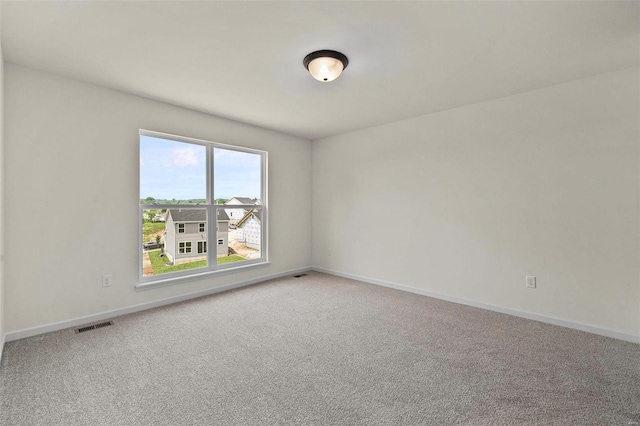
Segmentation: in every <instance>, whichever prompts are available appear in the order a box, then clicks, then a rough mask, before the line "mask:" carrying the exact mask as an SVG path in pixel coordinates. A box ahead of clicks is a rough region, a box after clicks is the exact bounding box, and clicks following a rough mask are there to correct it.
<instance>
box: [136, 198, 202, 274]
mask: <svg viewBox="0 0 640 426" xmlns="http://www.w3.org/2000/svg"><path fill="white" fill-rule="evenodd" d="M203 223H204V224H205V228H206V223H207V210H206V209H191V208H175V209H167V210H164V211H162V210H151V209H149V210H143V212H142V248H143V252H142V276H143V277H148V276H153V275H160V274H168V273H171V272H177V271H182V270H186V269H194V268H203V267H206V266H207V255H206V248H204V247H206V241H207V234H206V233H205V232H200V229H201V228H200V225H201V224H203ZM179 229H183V230H184V232H182V233H181V232H179ZM203 243H204V246H202V244H203ZM198 244H200V246H202V247H203V249H204V250H203V252H198V250H196V249H195V248H196V247H200V246H199V245H198Z"/></svg>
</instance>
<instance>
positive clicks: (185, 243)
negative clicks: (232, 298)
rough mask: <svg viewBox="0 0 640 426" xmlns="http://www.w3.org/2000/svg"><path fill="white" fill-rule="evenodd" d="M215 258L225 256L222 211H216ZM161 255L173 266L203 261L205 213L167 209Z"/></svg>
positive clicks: (226, 229)
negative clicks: (163, 253) (162, 253)
mask: <svg viewBox="0 0 640 426" xmlns="http://www.w3.org/2000/svg"><path fill="white" fill-rule="evenodd" d="M216 211H217V214H218V217H217V219H216V228H217V233H216V247H217V250H216V254H217V255H218V256H226V255H227V254H228V253H229V238H228V234H229V216H227V213H226V212H225V211H224V210H223V209H216ZM165 218H166V234H165V238H164V241H165V244H164V252H165V255H166V256H167V258H168V259H169V260H170V261H171V262H173V263H174V264H176V265H177V264H180V263H186V262H191V261H195V260H200V259H206V257H207V249H208V248H207V235H208V232H209V231H208V224H207V211H206V209H202V208H193V209H184V208H182V209H168V210H167V214H166V216H165Z"/></svg>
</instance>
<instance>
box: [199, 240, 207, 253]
mask: <svg viewBox="0 0 640 426" xmlns="http://www.w3.org/2000/svg"><path fill="white" fill-rule="evenodd" d="M197 250H198V254H204V253H206V252H207V242H206V241H198V249H197Z"/></svg>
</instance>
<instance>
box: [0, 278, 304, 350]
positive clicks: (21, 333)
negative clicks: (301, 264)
mask: <svg viewBox="0 0 640 426" xmlns="http://www.w3.org/2000/svg"><path fill="white" fill-rule="evenodd" d="M309 270H310V268H308V267H305V268H299V269H292V270H290V271H285V272H280V273H277V274H272V275H266V276H262V277H259V278H253V279H250V280H245V281H240V282H237V283H233V284H227V285H223V286H220V287H215V288H208V289H205V290H200V291H196V292H193V293H187V294H181V295H178V296H173V297H169V298H167V299H161V300H154V301H153V302H145V303H140V304H138V305H132V306H128V307H125V308H118V309H114V310H111V311H104V312H99V313H97V314H92V315H86V316H83V317H77V318H71V319H68V320H64V321H58V322H54V323H51V324H45V325H40V326H36V327H31V328H24V329H22V330H16V331H11V332H9V333H6V335H5V336H4V337H6V341H7V342H11V341H14V340H19V339H24V338H25V337H31V336H36V335H38V334H44V333H50V332H52V331H58V330H64V329H65V328H71V327H77V326H80V325H85V324H91V323H94V322H98V321H104V320H107V319H112V318H114V317H118V316H121V315H126V314H131V313H134V312H140V311H145V310H147V309H153V308H157V307H159V306H164V305H170V304H172V303H178V302H183V301H185V300H189V299H195V298H196V297H202V296H208V295H210V294H215V293H221V292H223V291H228V290H233V289H235V288H240V287H246V286H250V285H253V284H258V283H261V282H264V281H268V280H272V279H275V278H282V277H286V276H289V275H294V274H299V273H302V272H307V271H309ZM3 343H4V341H3ZM1 351H2V348H0V355H1ZM0 359H1V358H0Z"/></svg>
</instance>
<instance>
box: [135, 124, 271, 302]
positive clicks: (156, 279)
mask: <svg viewBox="0 0 640 426" xmlns="http://www.w3.org/2000/svg"><path fill="white" fill-rule="evenodd" d="M140 136H150V137H154V138H161V139H167V140H171V141H175V142H183V143H189V144H195V145H201V146H204V147H206V157H207V160H206V161H207V167H206V170H207V198H206V203H205V204H142V203H140V195H139V196H138V198H139V199H138V203H140V204H139V213H138V217H137V219H136V220H137V221H138V224H139V232H138V236H137V238H136V244H137V245H138V247H139V249H138V250H139V267H138V271H139V283H138V284H137V285H136V290H148V289H151V288H157V287H163V286H167V285H173V284H179V283H182V282H189V281H193V280H197V279H203V278H206V277H208V276H211V275H217V274H226V273H231V272H239V271H244V270H247V269H253V268H256V267H261V266H266V265H269V256H268V194H267V188H268V182H267V178H268V170H267V164H268V153H267V152H266V151H261V150H256V149H252V148H245V147H239V146H234V145H228V144H222V143H218V142H211V141H206V140H201V139H193V138H189V137H185V136H177V135H171V134H167V133H160V132H154V131H151V130H143V129H141V130H140V131H139V136H138V141H139V140H140ZM214 148H220V149H227V150H233V151H239V152H246V153H250V154H257V155H259V156H260V159H261V162H260V168H261V188H260V192H261V194H260V204H259V205H248V204H247V205H234V206H233V207H234V208H240V209H242V208H244V209H247V210H249V209H256V208H258V209H260V210H261V215H262V216H261V217H262V221H261V238H260V242H261V244H260V246H261V247H260V254H261V256H260V258H258V259H249V260H244V261H240V262H231V263H225V264H222V265H218V264H217V250H214V251H213V252H212V251H211V250H207V251H206V256H207V266H206V267H202V268H195V269H188V270H183V271H176V272H170V273H166V274H160V275H153V276H148V277H144V276H143V275H142V268H143V260H142V259H143V249H142V244H141V235H142V220H141V218H142V214H143V212H144V210H161V209H176V208H187V209H188V208H200V209H202V208H204V209H206V211H207V222H210V220H209V218H217V217H218V215H217V210H218V209H222V210H224V209H225V207H227V208H228V206H226V205H224V204H215V199H216V198H219V197H217V196H216V194H214V184H213V176H214V170H213V168H214V159H213V152H214ZM138 153H140V149H138ZM138 163H139V161H138ZM138 188H140V182H139V181H138ZM198 226H199V225H198ZM217 232H218V226H217V221H216V226H207V227H205V235H206V236H207V237H206V238H207V241H217V240H218V238H217ZM178 234H182V233H179V232H177V233H176V235H178ZM185 248H186V245H185ZM176 249H178V247H176ZM178 251H179V250H178ZM185 254H186V253H185Z"/></svg>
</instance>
